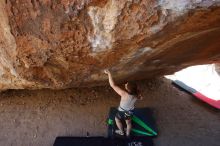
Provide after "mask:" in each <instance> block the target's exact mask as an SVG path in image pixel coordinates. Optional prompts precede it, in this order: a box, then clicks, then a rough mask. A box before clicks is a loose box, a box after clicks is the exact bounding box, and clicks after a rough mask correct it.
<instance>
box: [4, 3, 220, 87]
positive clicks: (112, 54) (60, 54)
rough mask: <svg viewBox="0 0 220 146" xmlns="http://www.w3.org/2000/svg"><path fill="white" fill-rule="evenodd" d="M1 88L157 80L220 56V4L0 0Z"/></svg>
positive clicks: (210, 61)
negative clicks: (109, 72)
mask: <svg viewBox="0 0 220 146" xmlns="http://www.w3.org/2000/svg"><path fill="white" fill-rule="evenodd" d="M0 18H1V24H0V36H1V37H0V89H1V90H5V89H24V88H27V89H39V88H52V89H62V88H69V87H81V86H95V85H103V84H104V83H106V81H107V76H106V75H104V74H103V70H104V69H106V68H108V69H110V70H112V72H114V73H113V74H114V78H115V79H116V80H117V81H118V82H123V81H126V80H136V79H142V78H151V77H156V76H161V75H165V74H169V73H173V72H175V71H177V70H179V69H181V68H184V67H187V66H190V65H196V64H204V63H213V62H218V61H219V60H220V49H219V46H220V2H219V1H214V0H210V1H196V2H191V1H188V0H181V1H179V2H177V1H175V0H158V1H156V0H127V1H126V0H58V1H54V0H7V1H0Z"/></svg>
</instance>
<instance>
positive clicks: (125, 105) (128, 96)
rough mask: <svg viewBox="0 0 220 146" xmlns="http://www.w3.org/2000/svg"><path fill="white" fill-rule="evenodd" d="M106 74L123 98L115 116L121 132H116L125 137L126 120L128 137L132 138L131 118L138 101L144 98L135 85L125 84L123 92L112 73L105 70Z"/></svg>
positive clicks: (111, 84) (131, 83)
mask: <svg viewBox="0 0 220 146" xmlns="http://www.w3.org/2000/svg"><path fill="white" fill-rule="evenodd" d="M104 73H106V74H107V75H108V79H109V84H110V86H111V87H112V88H113V89H114V90H115V92H116V93H118V94H119V95H120V96H121V101H120V105H119V107H118V111H117V113H116V116H115V122H116V125H117V127H118V129H119V130H116V131H115V133H117V134H119V135H125V134H124V129H123V125H122V120H125V122H126V125H127V129H126V136H127V137H130V132H131V128H132V125H131V116H132V113H133V110H134V105H135V102H136V101H137V99H142V96H141V95H140V94H139V91H138V89H137V85H136V84H135V83H133V82H127V83H126V84H125V90H123V89H121V88H120V87H119V86H117V85H116V84H115V83H114V81H113V78H112V75H111V72H110V71H109V70H105V71H104Z"/></svg>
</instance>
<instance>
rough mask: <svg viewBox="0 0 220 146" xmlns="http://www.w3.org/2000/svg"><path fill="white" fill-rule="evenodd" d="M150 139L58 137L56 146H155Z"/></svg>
mask: <svg viewBox="0 0 220 146" xmlns="http://www.w3.org/2000/svg"><path fill="white" fill-rule="evenodd" d="M153 145H154V144H153V141H152V139H151V138H148V137H145V138H143V137H138V138H131V139H119V138H115V139H111V138H104V137H57V138H56V140H55V143H54V146H153Z"/></svg>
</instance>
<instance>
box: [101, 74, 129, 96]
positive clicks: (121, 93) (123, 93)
mask: <svg viewBox="0 0 220 146" xmlns="http://www.w3.org/2000/svg"><path fill="white" fill-rule="evenodd" d="M104 73H106V74H107V75H108V80H109V84H110V86H111V87H112V88H113V89H114V90H115V92H116V93H118V94H119V95H120V96H124V95H125V94H127V92H126V91H124V90H123V89H121V88H120V87H119V86H117V85H116V84H115V82H114V80H113V78H112V75H111V72H110V71H109V70H104Z"/></svg>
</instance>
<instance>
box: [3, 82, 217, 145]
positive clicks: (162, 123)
mask: <svg viewBox="0 0 220 146" xmlns="http://www.w3.org/2000/svg"><path fill="white" fill-rule="evenodd" d="M139 86H140V88H141V90H142V91H143V95H144V100H143V101H140V102H139V103H138V104H137V106H138V107H143V106H147V107H150V108H152V109H154V115H155V118H156V121H157V125H158V129H159V136H158V137H157V138H156V139H155V140H154V142H155V145H156V146H177V145H178V146H195V145H199V146H219V143H220V139H219V137H220V112H219V111H217V110H215V109H213V108H211V107H209V106H207V105H206V104H204V103H202V102H200V101H198V100H196V99H195V98H193V97H192V96H190V95H188V94H186V93H184V92H182V91H179V90H178V89H177V88H176V87H174V86H172V85H171V84H170V81H168V80H166V79H156V80H154V81H141V82H139ZM118 102H119V97H118V96H117V95H116V94H115V93H114V92H113V90H112V89H111V88H110V87H96V88H92V89H91V88H90V89H89V88H84V89H82V88H81V89H66V90H57V91H54V90H46V89H45V90H35V91H29V90H20V91H19V90H8V91H5V92H2V93H1V94H0V123H1V124H0V129H1V130H0V145H1V146H50V145H53V143H54V140H55V138H56V137H57V136H86V133H87V132H89V133H90V135H91V136H97V135H99V136H100V135H101V136H106V124H105V120H106V116H107V113H108V109H109V107H111V106H117V105H118Z"/></svg>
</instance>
